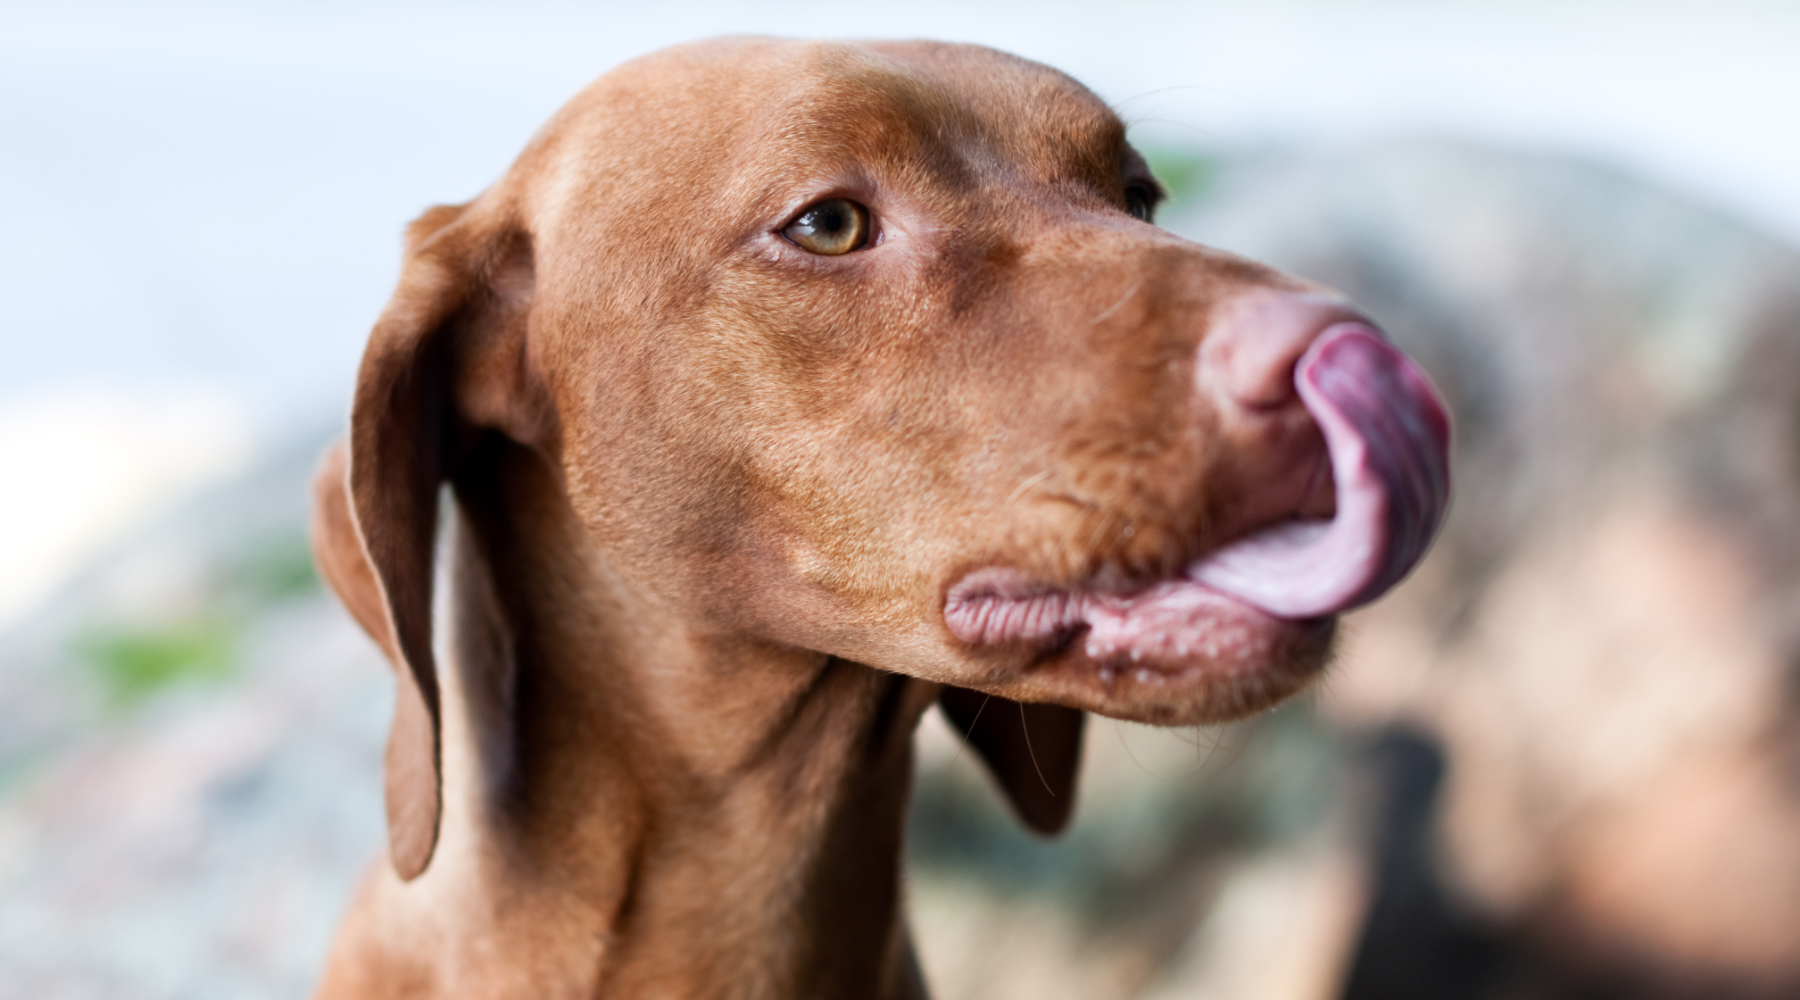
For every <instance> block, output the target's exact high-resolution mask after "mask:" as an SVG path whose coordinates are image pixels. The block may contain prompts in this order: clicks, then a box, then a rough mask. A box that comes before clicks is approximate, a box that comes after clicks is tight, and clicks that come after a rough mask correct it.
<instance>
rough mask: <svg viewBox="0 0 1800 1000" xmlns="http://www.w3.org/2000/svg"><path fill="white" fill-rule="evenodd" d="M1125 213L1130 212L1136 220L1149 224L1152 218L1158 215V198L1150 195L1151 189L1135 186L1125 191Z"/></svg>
mask: <svg viewBox="0 0 1800 1000" xmlns="http://www.w3.org/2000/svg"><path fill="white" fill-rule="evenodd" d="M1125 211H1127V212H1130V213H1131V217H1132V218H1134V219H1138V220H1141V221H1143V222H1149V221H1150V217H1151V216H1152V215H1154V214H1156V196H1155V195H1153V194H1151V193H1150V189H1149V188H1146V187H1144V186H1142V185H1139V184H1133V185H1132V186H1130V187H1128V188H1126V189H1125Z"/></svg>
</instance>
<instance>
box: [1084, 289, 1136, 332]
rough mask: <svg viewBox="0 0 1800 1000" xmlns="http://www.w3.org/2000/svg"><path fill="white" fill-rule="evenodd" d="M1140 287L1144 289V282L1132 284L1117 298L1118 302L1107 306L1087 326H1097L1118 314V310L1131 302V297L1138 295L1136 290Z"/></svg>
mask: <svg viewBox="0 0 1800 1000" xmlns="http://www.w3.org/2000/svg"><path fill="white" fill-rule="evenodd" d="M1142 287H1144V282H1143V281H1142V280H1138V281H1135V282H1132V285H1131V287H1130V288H1127V289H1125V294H1124V295H1121V296H1119V301H1117V302H1114V303H1113V304H1112V305H1110V306H1107V307H1106V310H1105V311H1104V312H1102V313H1101V314H1100V315H1098V316H1095V317H1094V318H1093V319H1090V320H1088V325H1089V326H1099V325H1100V324H1101V323H1102V322H1104V321H1105V320H1106V318H1107V317H1108V316H1111V315H1112V314H1113V313H1116V312H1118V311H1119V309H1120V308H1122V307H1123V306H1124V305H1125V303H1127V302H1129V301H1131V297H1132V296H1133V295H1136V294H1137V293H1138V289H1140V288H1142Z"/></svg>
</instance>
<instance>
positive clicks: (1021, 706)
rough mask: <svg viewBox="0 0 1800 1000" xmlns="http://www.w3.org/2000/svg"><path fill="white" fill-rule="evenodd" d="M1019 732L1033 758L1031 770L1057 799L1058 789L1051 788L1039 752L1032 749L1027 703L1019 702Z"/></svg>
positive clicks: (1046, 789) (1027, 751) (1052, 796)
mask: <svg viewBox="0 0 1800 1000" xmlns="http://www.w3.org/2000/svg"><path fill="white" fill-rule="evenodd" d="M1019 730H1020V731H1021V732H1023V733H1024V734H1025V752H1026V753H1027V754H1029V755H1030V756H1031V769H1032V770H1034V771H1036V772H1037V776H1038V780H1039V781H1041V782H1043V783H1044V791H1046V792H1049V793H1050V797H1051V798H1053V799H1054V798H1056V789H1054V788H1051V787H1050V779H1048V778H1046V777H1044V769H1043V768H1041V767H1039V766H1038V762H1037V751H1036V750H1033V749H1032V748H1031V725H1030V724H1029V723H1027V722H1026V721H1025V703H1024V702H1022V701H1021V702H1019Z"/></svg>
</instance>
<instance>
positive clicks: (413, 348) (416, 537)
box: [313, 206, 530, 879]
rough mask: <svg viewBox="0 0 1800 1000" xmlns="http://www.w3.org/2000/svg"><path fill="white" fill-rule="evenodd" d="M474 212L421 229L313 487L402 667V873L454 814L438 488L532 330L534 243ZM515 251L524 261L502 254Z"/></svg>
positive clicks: (353, 604)
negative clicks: (473, 216) (442, 651)
mask: <svg viewBox="0 0 1800 1000" xmlns="http://www.w3.org/2000/svg"><path fill="white" fill-rule="evenodd" d="M468 211H469V209H468V207H467V206H455V207H451V206H440V207H437V208H433V209H431V210H430V211H428V212H426V213H425V215H423V216H422V217H420V218H419V220H418V221H416V222H414V223H413V224H412V226H410V227H409V228H408V231H407V253H406V263H405V266H404V268H403V270H402V273H401V278H400V285H399V288H398V289H397V290H396V291H395V293H394V296H393V298H392V299H391V300H389V302H388V305H387V308H386V309H385V310H384V311H383V312H382V315H381V318H380V319H379V320H377V322H376V324H375V328H374V331H373V332H372V333H371V334H370V337H369V345H368V348H367V350H366V351H365V352H364V354H363V361H362V367H361V370H360V371H359V373H358V375H357V384H356V395H355V400H354V402H353V404H352V406H351V414H350V435H349V441H348V447H347V448H346V447H345V445H344V444H342V443H340V444H339V445H337V446H335V447H334V448H333V449H332V450H331V452H329V453H328V454H327V455H326V458H325V461H324V464H323V466H322V467H321V469H320V470H319V474H318V477H317V479H316V480H315V485H314V492H315V503H314V515H313V551H314V558H315V560H316V561H317V562H318V564H319V568H320V570H321V573H322V574H323V576H324V577H325V579H326V580H327V582H329V583H330V584H331V586H332V589H334V590H335V591H336V592H337V594H338V596H339V598H340V599H342V600H343V602H344V604H345V605H346V606H347V607H348V608H349V609H350V613H351V614H352V616H354V617H355V618H356V620H357V622H358V623H359V624H361V625H362V627H363V628H364V629H365V630H366V631H367V632H368V633H369V634H370V635H371V636H372V637H374V639H375V641H376V642H377V643H378V644H379V645H380V646H381V648H382V650H383V652H385V653H386V654H387V656H388V659H389V660H390V661H391V662H392V663H393V666H394V672H395V679H396V684H397V697H396V701H395V705H394V723H393V728H392V729H391V730H390V732H389V734H388V746H387V758H386V796H387V820H388V852H389V856H390V857H391V859H392V860H393V863H394V868H395V870H396V871H398V873H399V874H400V877H401V878H403V879H412V878H415V877H417V876H418V875H419V874H420V873H421V872H423V871H424V870H425V867H426V865H427V864H429V863H430V861H431V854H432V851H433V849H434V848H435V846H436V844H437V836H438V824H439V820H440V817H441V815H442V812H443V774H442V754H441V748H440V745H439V744H440V734H441V731H442V707H441V705H440V699H439V692H438V677H437V667H436V663H435V660H434V656H433V653H432V625H431V591H432V575H433V557H434V552H435V548H436V542H437V520H438V493H439V488H440V486H441V485H442V484H443V483H444V482H445V480H446V479H448V478H449V477H450V475H451V474H452V472H453V471H454V468H455V464H456V462H457V459H458V457H459V456H460V455H461V454H464V453H466V452H467V451H468V449H469V447H470V445H471V442H472V440H473V429H472V428H471V426H470V425H469V423H468V420H467V416H466V414H463V413H460V412H459V409H458V398H459V397H462V396H468V395H471V394H473V395H476V396H486V397H487V398H488V399H490V400H491V399H492V398H494V395H495V394H494V393H492V392H491V391H488V390H490V389H492V388H493V387H492V386H490V385H486V384H483V385H480V386H476V387H474V388H473V390H472V389H471V386H470V382H471V379H472V378H474V377H479V376H482V375H484V374H487V373H484V371H483V369H484V368H486V369H492V368H493V367H495V366H494V365H492V364H484V362H485V361H487V360H488V359H491V358H492V357H493V356H495V355H496V354H504V353H505V352H504V351H498V352H497V351H496V350H495V349H494V346H495V345H494V343H493V342H494V341H496V340H500V339H504V338H505V337H506V336H507V335H510V336H512V337H522V335H523V334H522V331H523V326H524V324H523V322H522V316H523V311H524V310H523V308H522V302H524V301H528V299H529V287H528V284H529V278H530V257H529V248H528V246H526V245H525V244H524V242H523V240H522V238H521V239H518V240H513V241H511V242H510V243H509V242H508V241H504V240H483V239H481V238H479V236H471V233H474V232H479V228H478V227H475V226H468V227H458V226H457V223H458V222H459V220H463V219H464V217H465V214H466V213H467V212H468ZM458 229H466V230H467V231H457V230H458ZM521 254H522V255H523V264H522V266H521V265H519V264H517V262H516V261H517V259H518V258H520V256H521ZM509 255H510V257H511V258H513V259H514V263H511V264H509V263H507V261H505V260H502V259H501V258H503V257H507V256H509ZM502 272H504V274H502ZM521 274H523V276H524V277H523V283H521V280H520V275H521ZM469 341H474V343H470V342H469ZM522 353H523V352H522V351H519V350H514V351H512V356H513V357H515V358H516V357H519V356H521V355H522ZM471 355H474V356H475V357H474V360H473V361H471V357H470V356H471ZM472 371H473V372H475V373H476V375H475V376H471V374H470V373H471V372H472ZM488 381H490V382H491V381H493V380H492V379H488ZM500 388H501V389H502V394H504V391H505V390H506V389H509V388H511V386H507V385H502V386H501V387H500ZM490 408H491V407H490Z"/></svg>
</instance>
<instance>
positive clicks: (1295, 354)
mask: <svg viewBox="0 0 1800 1000" xmlns="http://www.w3.org/2000/svg"><path fill="white" fill-rule="evenodd" d="M1344 323H1356V324H1358V325H1361V326H1365V327H1366V326H1367V325H1368V324H1367V322H1366V321H1365V320H1364V319H1363V317H1362V315H1361V314H1360V313H1358V312H1356V310H1354V309H1352V308H1351V307H1350V306H1349V305H1348V304H1347V303H1345V302H1344V301H1343V300H1342V299H1338V298H1335V297H1332V296H1327V295H1320V294H1309V293H1303V292H1282V291H1274V290H1258V291H1255V292H1250V293H1246V294H1243V295H1239V296H1237V297H1235V298H1233V299H1231V300H1229V301H1227V302H1225V303H1223V304H1222V305H1221V306H1220V308H1219V309H1218V311H1217V312H1216V313H1215V314H1214V316H1213V318H1212V322H1211V324H1210V326H1211V329H1209V330H1208V331H1207V334H1206V339H1205V340H1203V341H1202V342H1201V346H1200V377H1201V378H1202V379H1203V380H1207V381H1210V382H1211V383H1212V386H1213V388H1214V389H1215V390H1216V391H1218V392H1220V393H1221V394H1222V395H1223V396H1224V397H1225V398H1226V399H1228V400H1230V401H1231V402H1232V403H1234V404H1236V405H1237V406H1239V407H1242V408H1244V409H1249V410H1268V409H1274V408H1278V407H1282V406H1286V405H1288V404H1289V403H1291V402H1293V401H1294V400H1295V399H1296V398H1297V397H1296V395H1295V390H1294V366H1295V365H1296V364H1298V363H1299V361H1300V356H1301V355H1303V354H1305V353H1306V349H1307V348H1308V347H1310V346H1312V343H1313V341H1315V340H1317V339H1318V338H1319V337H1320V336H1321V335H1322V334H1324V333H1325V331H1326V330H1328V329H1331V328H1333V327H1335V326H1338V325H1341V324H1344ZM1371 332H1372V331H1371Z"/></svg>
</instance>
